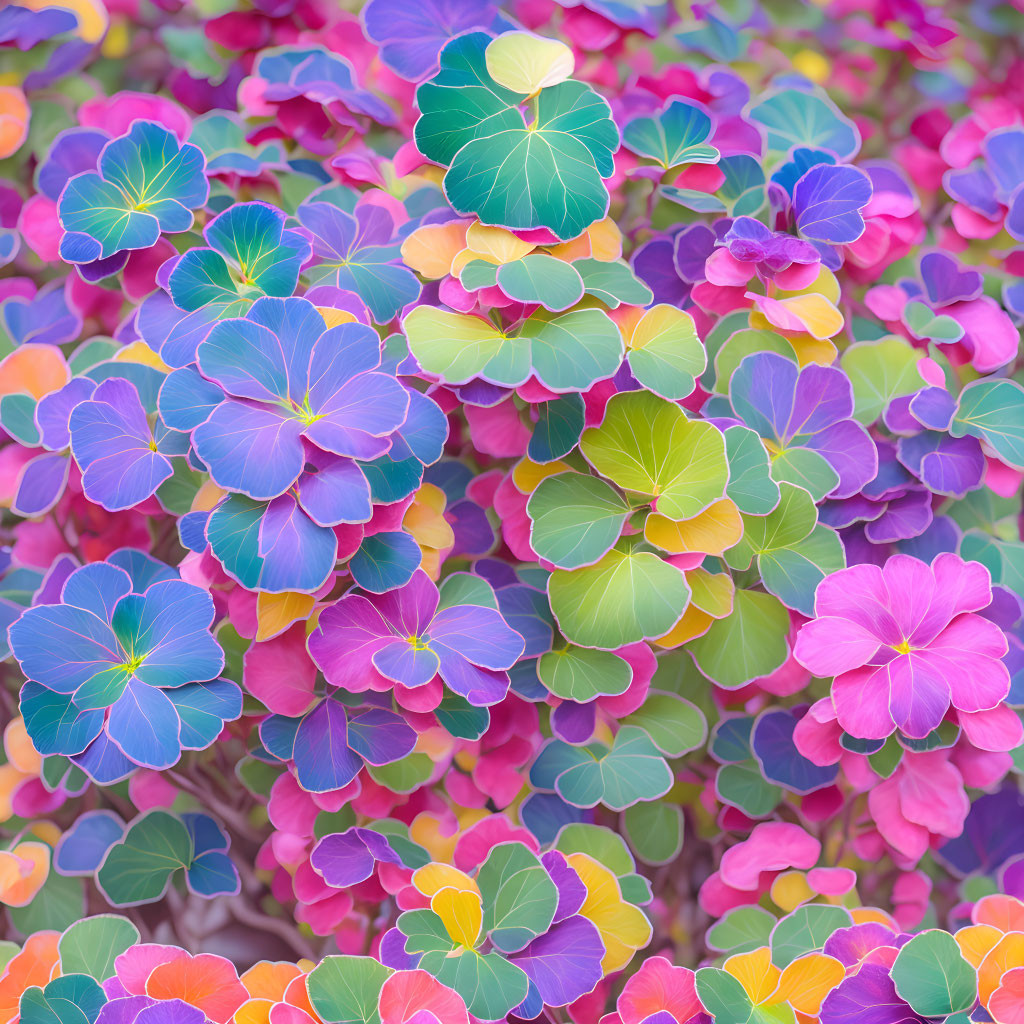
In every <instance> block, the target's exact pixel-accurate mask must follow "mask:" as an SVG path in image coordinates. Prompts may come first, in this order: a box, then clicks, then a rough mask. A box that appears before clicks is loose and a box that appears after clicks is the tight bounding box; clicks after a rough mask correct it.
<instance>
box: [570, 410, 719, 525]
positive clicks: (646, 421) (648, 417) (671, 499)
mask: <svg viewBox="0 0 1024 1024" xmlns="http://www.w3.org/2000/svg"><path fill="white" fill-rule="evenodd" d="M580 450H581V451H582V452H583V454H584V455H585V456H586V459H587V461H588V462H589V463H590V464H591V465H592V466H593V467H594V468H595V469H596V470H597V471H598V472H599V473H600V474H601V475H602V476H606V477H608V478H609V479H610V480H612V481H613V482H614V483H616V484H618V485H619V486H620V487H622V488H623V489H624V490H627V491H636V492H638V493H640V494H644V495H647V496H650V497H652V498H655V499H656V507H657V511H658V512H659V513H660V514H661V515H663V516H667V517H668V518H669V519H692V518H693V517H694V516H695V515H697V514H698V513H700V512H702V511H703V510H704V509H706V508H707V507H708V506H709V505H710V504H712V503H713V502H715V501H717V500H718V499H719V498H721V497H722V496H723V495H724V494H725V488H726V484H727V483H728V479H729V466H728V463H727V461H726V457H725V438H724V437H723V435H722V433H721V432H720V431H719V430H717V429H716V428H715V427H713V426H712V425H711V424H710V423H704V422H700V421H697V420H691V419H687V417H686V414H685V413H684V412H683V410H682V409H681V408H680V407H679V406H678V405H676V404H675V403H674V402H669V401H666V400H665V399H664V398H659V397H658V396H657V395H653V394H651V393H650V392H647V391H627V392H623V393H620V394H617V395H614V396H613V397H612V399H611V401H610V402H609V403H608V406H607V409H606V410H605V417H604V422H603V423H602V424H601V425H600V426H599V427H592V428H591V429H590V430H585V431H584V432H583V436H582V437H581V438H580Z"/></svg>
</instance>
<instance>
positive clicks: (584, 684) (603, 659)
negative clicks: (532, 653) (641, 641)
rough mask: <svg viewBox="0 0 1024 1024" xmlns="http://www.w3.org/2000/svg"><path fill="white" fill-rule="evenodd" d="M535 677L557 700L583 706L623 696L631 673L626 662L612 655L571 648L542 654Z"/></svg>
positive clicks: (584, 648) (586, 648)
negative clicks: (621, 694)
mask: <svg viewBox="0 0 1024 1024" xmlns="http://www.w3.org/2000/svg"><path fill="white" fill-rule="evenodd" d="M537 675H538V676H539V677H540V681H541V682H542V683H543V684H544V685H545V686H546V687H547V688H548V689H549V690H550V691H551V692H552V693H553V694H554V695H555V696H556V697H561V698H562V700H572V701H576V702H577V703H578V704H586V703H588V702H589V701H592V700H594V698H595V697H610V696H617V695H618V694H620V693H625V692H626V690H627V689H629V684H630V681H631V680H632V678H633V670H632V669H631V668H630V666H629V662H628V661H626V660H625V659H624V658H620V657H619V656H618V655H617V654H612V652H611V651H595V650H591V649H590V648H589V647H575V646H573V645H572V644H570V645H569V646H567V647H563V648H561V649H560V650H555V651H548V653H547V654H542V655H541V656H540V658H539V659H538V661H537Z"/></svg>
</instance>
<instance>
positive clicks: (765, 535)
mask: <svg viewBox="0 0 1024 1024" xmlns="http://www.w3.org/2000/svg"><path fill="white" fill-rule="evenodd" d="M779 491H780V496H781V497H780V500H779V503H778V505H777V506H776V507H775V508H774V509H773V510H772V511H771V512H770V513H769V514H768V515H766V516H744V517H743V539H742V540H741V541H740V543H739V544H737V545H736V546H735V547H734V548H731V549H730V550H729V552H728V554H727V556H726V561H727V562H728V563H729V565H731V566H732V567H733V568H734V569H745V568H747V566H748V565H749V564H750V559H751V556H752V555H760V554H763V553H764V552H768V551H777V550H779V549H780V548H787V547H789V546H790V545H791V544H795V543H796V542H797V541H801V540H803V539H804V538H805V537H806V536H807V535H808V534H809V533H810V532H811V531H812V530H813V529H814V524H815V523H816V522H817V520H818V512H817V509H816V508H815V507H814V501H813V500H812V498H811V496H810V495H809V494H808V493H807V491H805V490H804V489H803V488H802V487H797V486H795V485H794V484H790V483H783V484H781V485H780V488H779Z"/></svg>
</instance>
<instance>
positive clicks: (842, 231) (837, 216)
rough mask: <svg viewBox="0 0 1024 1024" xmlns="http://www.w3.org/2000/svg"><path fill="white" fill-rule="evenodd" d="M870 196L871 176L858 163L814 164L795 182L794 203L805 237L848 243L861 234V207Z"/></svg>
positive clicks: (820, 240)
mask: <svg viewBox="0 0 1024 1024" xmlns="http://www.w3.org/2000/svg"><path fill="white" fill-rule="evenodd" d="M870 200H871V179H870V178H869V177H868V176H867V174H866V173H865V172H864V171H862V170H860V168H857V167H849V166H845V165H833V164H817V165H816V166H814V167H812V168H811V169H810V170H809V171H807V173H806V174H804V176H803V177H802V178H801V179H800V180H799V181H798V182H797V183H796V186H795V188H794V189H793V207H794V210H795V211H796V226H797V229H798V230H799V232H800V234H801V235H803V236H804V238H810V239H814V240H815V241H818V242H828V243H830V244H832V245H849V244H850V243H851V242H855V241H856V240H857V239H858V238H860V236H861V235H862V234H864V218H863V217H862V216H861V213H860V211H861V210H862V209H863V208H864V207H865V206H867V204H868V203H869V202H870Z"/></svg>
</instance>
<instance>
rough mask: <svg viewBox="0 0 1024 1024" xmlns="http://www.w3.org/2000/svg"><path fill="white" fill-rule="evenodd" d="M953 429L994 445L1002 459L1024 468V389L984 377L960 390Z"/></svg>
mask: <svg viewBox="0 0 1024 1024" xmlns="http://www.w3.org/2000/svg"><path fill="white" fill-rule="evenodd" d="M949 432H950V433H951V434H952V435H953V436H954V437H963V436H964V434H970V435H971V436H972V437H977V438H979V439H980V440H982V441H984V442H985V443H986V444H988V445H991V447H992V449H993V451H995V453H996V455H997V456H998V458H999V459H1001V460H1002V461H1003V462H1005V463H1006V464H1007V465H1008V466H1013V467H1014V468H1015V469H1024V388H1022V387H1021V386H1020V385H1019V384H1018V383H1017V382H1016V381H1012V380H981V381H975V382H974V383H973V384H968V385H967V387H965V388H964V389H963V391H961V392H960V400H959V402H957V409H956V414H955V416H954V417H953V423H952V426H950V428H949Z"/></svg>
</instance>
